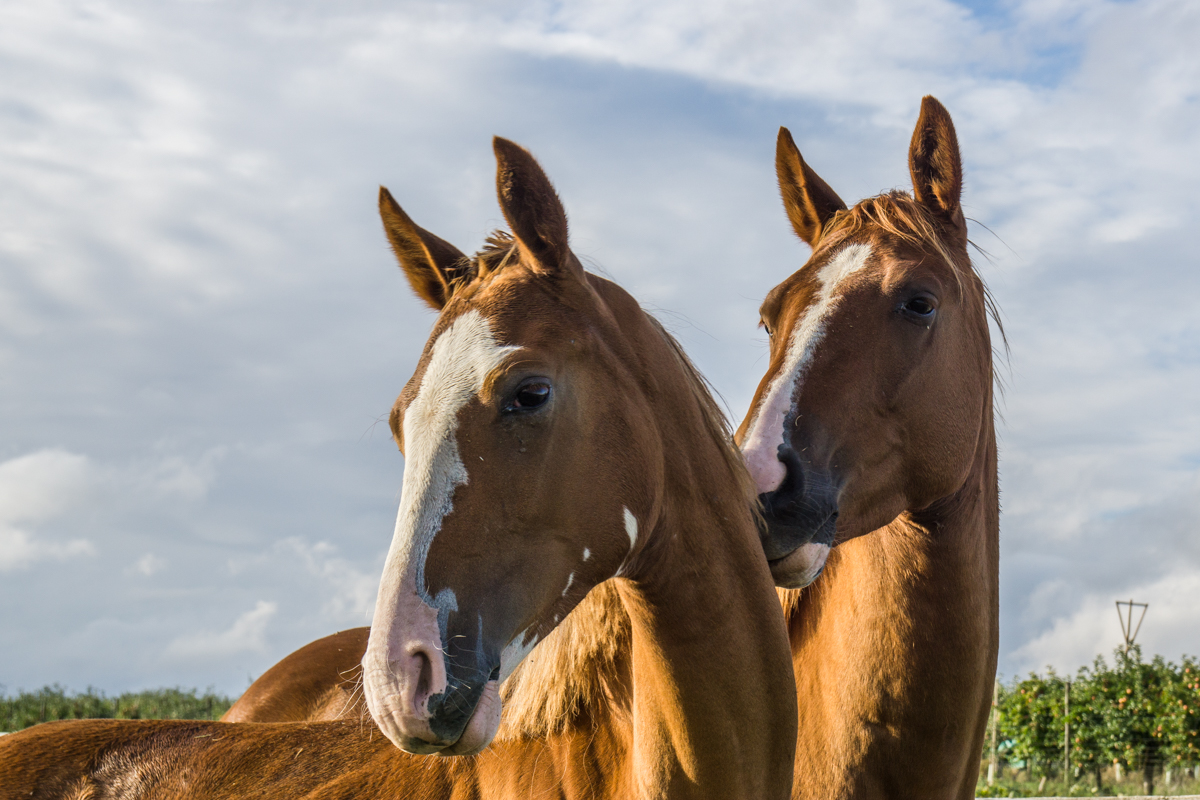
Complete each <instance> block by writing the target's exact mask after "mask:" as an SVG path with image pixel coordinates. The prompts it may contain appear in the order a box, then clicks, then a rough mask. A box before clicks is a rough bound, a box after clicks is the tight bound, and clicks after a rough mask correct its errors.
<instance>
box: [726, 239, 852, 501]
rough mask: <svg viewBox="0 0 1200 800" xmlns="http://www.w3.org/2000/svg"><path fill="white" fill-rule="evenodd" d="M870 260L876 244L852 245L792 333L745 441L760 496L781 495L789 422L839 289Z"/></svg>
mask: <svg viewBox="0 0 1200 800" xmlns="http://www.w3.org/2000/svg"><path fill="white" fill-rule="evenodd" d="M870 255H871V246H870V245H865V244H852V245H850V246H849V247H847V248H845V249H843V250H842V251H841V252H839V253H838V254H837V255H835V256H834V257H833V258H832V259H830V260H829V262H828V263H827V264H825V266H823V267H821V269H820V271H819V272H818V273H817V284H818V289H817V296H816V298H815V300H814V301H813V302H812V303H811V304H810V305H809V306H808V308H806V309H805V310H804V314H803V316H801V317H800V319H799V320H797V322H796V325H795V327H794V328H793V329H792V336H791V339H790V340H789V341H788V349H787V355H786V356H785V357H784V361H783V366H782V367H780V369H779V372H777V373H776V374H775V379H774V380H773V381H772V382H771V385H770V386H769V387H768V389H767V393H766V395H765V396H764V397H763V400H762V402H761V403H760V404H759V406H758V410H757V412H756V413H755V416H754V421H753V422H751V423H750V428H749V430H748V431H747V433H746V438H745V440H744V441H743V442H742V455H743V456H744V458H745V460H746V466H747V468H748V469H749V470H750V475H751V477H752V478H754V483H755V485H756V487H757V489H758V492H759V494H764V493H767V492H773V491H775V490H776V489H778V488H779V485H780V484H781V483H783V479H784V477H786V470H785V469H784V466H783V464H782V462H780V460H779V445H780V444H782V443H783V442H784V436H785V433H784V430H783V421H784V419H785V418H786V417H787V413H788V411H790V410H791V405H792V398H794V397H795V396H796V391H797V390H798V389H799V388H800V385H801V383H802V381H803V379H804V373H805V371H807V369H808V366H809V365H810V364H811V363H812V359H813V353H815V352H816V349H817V345H818V344H820V343H821V339H822V338H824V336H825V324H826V322H827V321H828V319H829V315H830V314H831V313H833V310H834V309H835V308H837V304H838V299H839V296H840V295H839V293H838V287H839V286H841V284H842V283H843V282H845V280H846V279H847V278H849V277H850V276H851V275H853V274H854V273H856V272H858V271H859V270H860V269H862V268H863V266H864V265H865V264H866V263H867V259H868V258H869V257H870Z"/></svg>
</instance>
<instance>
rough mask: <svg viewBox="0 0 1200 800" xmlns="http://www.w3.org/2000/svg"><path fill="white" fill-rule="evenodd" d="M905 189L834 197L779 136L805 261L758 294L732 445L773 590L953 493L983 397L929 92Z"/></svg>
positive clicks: (943, 149) (953, 183)
mask: <svg viewBox="0 0 1200 800" xmlns="http://www.w3.org/2000/svg"><path fill="white" fill-rule="evenodd" d="M909 168H910V171H911V173H912V181H913V194H912V196H909V195H908V194H906V193H903V192H898V191H897V192H889V193H886V194H883V195H881V196H879V197H873V198H870V199H867V200H863V201H862V202H860V203H859V204H858V205H856V206H855V207H854V208H851V209H847V208H846V205H845V203H843V202H842V201H841V199H840V198H839V197H838V196H837V194H835V193H834V191H833V190H832V189H830V188H829V186H828V185H827V184H826V183H825V182H824V181H823V180H821V178H820V177H818V176H817V174H816V173H815V172H813V170H812V169H811V168H810V167H809V166H808V165H807V164H806V163H804V160H803V159H802V158H801V157H800V152H799V150H797V149H796V145H795V144H794V143H793V141H792V137H791V134H789V133H788V131H787V130H786V129H781V130H780V132H779V142H778V149H777V154H776V169H777V171H778V174H779V184H780V190H781V192H782V194H783V202H784V206H785V207H786V209H787V214H788V217H789V218H790V220H791V223H792V226H793V227H794V228H795V230H796V233H797V234H798V235H799V236H800V238H801V239H803V240H804V241H805V242H807V243H808V244H809V245H811V246H812V248H813V253H812V257H811V258H809V260H808V263H807V264H805V265H804V266H803V267H801V268H800V270H799V271H798V272H796V273H795V274H793V275H792V276H791V277H790V278H788V279H787V280H785V281H784V282H783V283H781V284H779V285H778V286H776V287H775V288H774V289H773V290H771V292H770V294H768V295H767V299H766V300H765V301H764V302H763V305H762V311H761V314H762V322H763V325H764V326H766V329H767V332H768V334H769V336H770V339H771V360H770V368H769V370H768V371H767V374H766V375H765V376H764V377H763V379H762V382H761V383H760V384H759V387H758V392H757V393H756V395H755V398H754V402H753V404H752V405H751V409H750V413H749V414H748V415H747V417H746V419H745V421H743V423H742V425H741V428H740V429H739V431H738V441H739V444H740V446H741V448H742V452H743V454H744V455H745V458H746V463H747V466H748V467H749V469H750V473H751V475H752V476H753V478H754V481H755V484H756V486H757V489H758V492H759V498H760V500H761V502H762V505H763V511H764V515H765V518H766V521H767V528H768V534H767V537H766V540H765V549H766V551H767V558H768V560H769V561H770V562H771V568H772V573H773V575H774V576H775V579H776V583H778V584H780V585H782V586H789V587H798V586H803V585H805V584H807V583H810V582H811V581H813V580H814V579H815V578H816V577H817V576H818V575H819V574H820V572H821V569H822V568H823V566H824V563H825V558H826V556H827V555H828V553H829V549H830V548H831V547H832V546H833V545H834V543H835V541H836V542H841V541H845V540H847V539H851V538H853V537H855V536H861V535H862V534H864V533H868V532H870V531H873V530H876V529H878V528H880V527H882V526H884V525H886V524H888V523H889V522H891V521H892V520H893V519H894V518H895V517H896V516H897V515H899V514H900V513H902V512H904V511H917V510H920V509H923V508H926V507H927V506H929V505H930V504H931V503H933V502H935V501H937V500H939V499H941V498H944V497H947V496H948V495H951V494H953V493H954V492H955V491H957V490H958V488H959V487H961V486H962V485H963V483H964V481H965V479H966V476H967V474H968V471H969V470H970V468H971V466H972V464H973V463H974V457H975V453H976V449H977V448H978V447H980V445H981V436H982V433H983V428H982V421H983V419H984V417H985V410H987V409H989V408H990V405H989V404H990V401H991V394H990V393H991V381H992V375H991V343H990V338H989V334H988V323H987V307H988V301H987V296H986V291H985V289H984V286H983V284H982V282H981V281H980V280H979V278H978V277H977V276H976V274H975V273H974V271H973V270H972V269H971V266H970V259H969V257H968V255H967V228H966V221H965V219H964V217H963V213H962V209H961V207H960V205H959V195H960V193H961V190H962V163H961V160H960V157H959V151H958V141H957V138H956V137H955V133H954V125H953V123H952V122H951V121H950V115H949V113H948V112H947V111H946V109H945V108H944V107H943V106H942V105H941V103H939V102H938V101H937V100H935V99H934V98H932V97H926V98H925V100H924V101H923V103H922V106H921V116H920V119H918V120H917V127H916V131H915V132H914V133H913V138H912V144H911V147H910V149H909Z"/></svg>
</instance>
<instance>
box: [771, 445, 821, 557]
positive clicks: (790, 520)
mask: <svg viewBox="0 0 1200 800" xmlns="http://www.w3.org/2000/svg"><path fill="white" fill-rule="evenodd" d="M776 453H777V461H778V463H779V466H780V469H781V470H782V472H783V480H781V481H780V482H779V485H778V486H777V487H776V488H775V490H774V491H771V492H765V493H763V494H760V495H759V496H758V499H759V502H760V503H761V504H762V511H763V521H764V522H765V523H766V525H765V530H764V531H763V552H764V554H765V555H766V556H767V560H769V561H774V560H776V559H780V558H783V557H785V556H787V555H788V554H790V553H791V552H792V551H794V550H796V548H798V547H803V546H804V545H807V544H810V543H819V544H823V545H826V546H829V545H832V544H833V531H834V525H835V523H836V521H837V513H838V500H837V495H838V492H837V486H836V481H835V479H834V476H833V475H832V474H831V473H829V472H828V471H827V470H823V469H821V468H818V467H815V466H813V465H811V464H807V463H805V461H804V460H803V459H801V458H800V456H799V455H798V454H797V453H796V451H795V450H793V449H792V447H791V444H790V443H788V442H785V443H783V444H782V445H780V446H779V447H778V449H777V451H776Z"/></svg>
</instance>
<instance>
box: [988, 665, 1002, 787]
mask: <svg viewBox="0 0 1200 800" xmlns="http://www.w3.org/2000/svg"><path fill="white" fill-rule="evenodd" d="M999 703H1000V681H996V682H995V683H993V684H992V758H991V760H990V761H989V762H988V773H987V785H988V786H991V785H992V783H993V782H995V780H996V770H997V767H998V766H999V765H998V763H997V760H996V723H997V721H998V720H997V719H996V718H997V717H999V716H1000V708H999Z"/></svg>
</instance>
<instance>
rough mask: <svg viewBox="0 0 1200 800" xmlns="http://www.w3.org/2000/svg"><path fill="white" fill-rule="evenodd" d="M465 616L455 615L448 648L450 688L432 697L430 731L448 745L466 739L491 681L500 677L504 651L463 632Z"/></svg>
mask: <svg viewBox="0 0 1200 800" xmlns="http://www.w3.org/2000/svg"><path fill="white" fill-rule="evenodd" d="M464 624H465V619H464V615H460V614H456V613H454V612H451V613H450V615H449V620H448V622H447V628H446V630H447V644H446V645H445V662H446V688H445V691H442V692H439V693H438V694H434V695H431V696H430V697H429V703H428V706H427V708H428V709H429V728H430V730H432V731H433V732H434V734H436V735H437V736H438V737H440V738H441V740H442V741H445V742H456V741H458V739H459V737H460V736H462V732H463V730H465V729H466V727H467V723H468V722H470V720H471V715H472V714H473V713H475V706H477V705H478V704H479V698H480V697H481V696H482V695H483V689H484V686H485V685H486V684H487V682H488V681H489V680H496V678H497V677H499V675H500V649H499V648H498V647H496V645H495V643H494V642H492V641H491V639H490V637H488V636H487V635H484V634H481V633H479V632H476V631H466V630H462V629H460V627H461V626H462V625H464Z"/></svg>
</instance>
